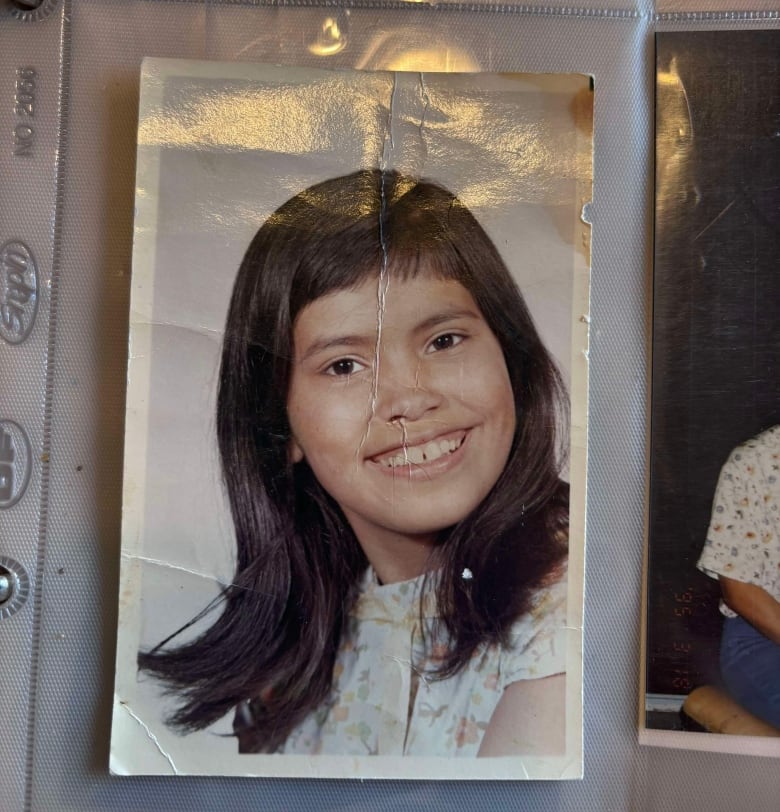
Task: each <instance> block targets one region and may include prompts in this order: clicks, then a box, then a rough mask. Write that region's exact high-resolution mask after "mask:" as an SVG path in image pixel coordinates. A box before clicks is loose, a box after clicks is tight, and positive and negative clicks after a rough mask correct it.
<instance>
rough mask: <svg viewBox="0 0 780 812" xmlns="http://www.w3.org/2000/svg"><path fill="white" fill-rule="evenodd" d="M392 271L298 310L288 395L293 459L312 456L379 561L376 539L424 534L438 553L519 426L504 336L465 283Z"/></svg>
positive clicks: (392, 545)
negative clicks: (441, 536) (442, 536)
mask: <svg viewBox="0 0 780 812" xmlns="http://www.w3.org/2000/svg"><path fill="white" fill-rule="evenodd" d="M384 284H386V288H384V287H383V289H381V290H380V289H379V288H378V285H379V282H378V280H377V279H376V278H375V277H374V278H369V279H367V280H366V281H364V282H362V283H361V284H359V285H358V286H357V287H355V288H352V289H348V290H340V291H336V292H333V293H330V294H327V295H325V296H323V297H321V298H319V299H316V300H315V301H313V302H311V303H310V304H309V305H307V306H306V307H305V308H304V309H303V310H302V311H301V312H300V314H299V315H298V317H297V319H296V320H295V324H294V329H293V344H294V363H293V368H292V375H291V382H290V389H289V395H288V401H287V406H288V414H289V420H290V427H291V430H292V436H293V440H292V442H291V448H290V455H291V458H292V460H293V461H294V462H296V463H297V462H300V461H301V460H304V459H305V460H306V462H307V463H308V464H309V466H310V467H311V469H312V471H313V472H314V475H315V476H316V477H317V479H318V481H319V482H320V484H321V485H322V487H323V488H324V489H325V490H326V491H327V492H328V493H329V494H330V495H331V497H332V498H333V499H335V500H336V502H337V503H338V504H339V506H340V507H341V509H342V511H343V512H344V515H345V516H346V518H347V520H348V521H349V522H350V524H351V526H352V529H353V531H354V532H355V535H356V536H357V538H358V540H359V541H360V543H361V545H362V546H363V548H364V550H365V551H366V554H367V555H368V557H369V560H371V562H372V563H373V564H374V565H375V567H376V562H375V560H374V559H375V558H376V556H375V555H372V551H374V550H378V549H379V548H382V549H384V550H386V551H391V550H394V551H395V555H398V554H399V553H401V552H402V551H401V550H400V549H399V548H398V544H399V542H406V543H408V542H413V547H417V548H419V547H422V548H423V549H424V551H425V552H426V555H427V548H428V547H429V546H430V545H432V544H433V543H434V542H435V539H436V535H437V534H438V533H439V532H440V531H441V530H443V529H445V528H447V527H450V526H452V525H454V524H456V523H457V522H459V521H461V520H462V519H464V518H465V517H466V516H468V515H469V514H470V513H471V511H472V510H474V509H475V508H476V507H477V506H478V505H479V504H480V502H481V501H482V500H483V499H484V498H485V497H486V496H487V494H488V493H489V492H490V490H491V489H492V487H493V485H494V484H495V483H496V481H497V480H498V477H499V476H500V475H501V472H502V471H503V470H504V466H505V465H506V461H507V458H508V456H509V452H510V449H511V446H512V442H513V439H514V433H515V406H514V395H513V391H512V386H511V383H510V380H509V374H508V372H507V369H506V364H505V362H504V356H503V353H502V351H501V347H500V345H499V343H498V340H497V339H496V337H495V336H494V335H493V333H492V331H491V330H490V328H489V327H488V325H487V323H486V322H485V320H484V318H483V316H482V314H481V312H480V310H479V308H478V307H477V305H476V303H475V302H474V299H473V298H472V296H471V294H470V293H469V292H468V291H467V290H466V288H464V287H463V286H462V285H461V284H460V283H459V282H456V281H454V280H451V279H442V278H440V277H437V276H434V275H433V274H431V273H425V272H422V273H420V274H418V275H417V276H416V277H414V278H410V279H401V278H399V277H397V276H395V275H393V274H392V273H391V274H390V276H389V277H388V278H387V281H386V283H383V285H384ZM380 303H381V307H380ZM379 313H381V318H379V317H378V314H379ZM402 546H406V547H408V544H402ZM413 569H419V567H415V568H413ZM412 574H416V572H413V573H412Z"/></svg>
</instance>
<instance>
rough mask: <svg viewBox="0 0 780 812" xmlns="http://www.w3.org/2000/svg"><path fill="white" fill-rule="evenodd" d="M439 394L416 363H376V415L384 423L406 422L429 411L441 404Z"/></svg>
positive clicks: (441, 396)
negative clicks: (401, 365)
mask: <svg viewBox="0 0 780 812" xmlns="http://www.w3.org/2000/svg"><path fill="white" fill-rule="evenodd" d="M442 401H443V395H442V394H441V393H439V392H438V391H436V390H435V389H434V388H431V386H430V384H429V382H426V381H425V379H424V376H423V375H422V371H421V368H420V364H418V363H414V365H413V367H409V368H406V369H399V368H398V367H397V366H396V365H393V367H391V366H390V364H386V365H385V368H384V369H383V364H382V360H380V363H379V379H378V381H377V399H376V413H377V416H378V417H379V418H380V419H382V420H385V421H387V422H388V423H390V422H393V421H397V420H400V419H402V418H403V419H404V420H406V421H407V422H408V421H412V420H420V419H421V418H422V417H424V416H425V415H427V414H428V413H429V412H431V411H434V410H436V409H438V408H439V406H441V404H442Z"/></svg>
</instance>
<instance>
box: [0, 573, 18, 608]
mask: <svg viewBox="0 0 780 812" xmlns="http://www.w3.org/2000/svg"><path fill="white" fill-rule="evenodd" d="M15 588H16V578H15V577H14V574H13V573H12V572H11V571H10V570H9V569H6V568H5V567H0V606H2V605H3V604H4V603H6V602H7V601H9V600H11V598H12V597H13V594H14V591H15Z"/></svg>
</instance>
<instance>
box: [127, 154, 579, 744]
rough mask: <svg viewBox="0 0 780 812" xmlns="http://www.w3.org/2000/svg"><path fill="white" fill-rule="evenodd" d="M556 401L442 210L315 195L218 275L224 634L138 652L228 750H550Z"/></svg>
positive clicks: (559, 725)
mask: <svg viewBox="0 0 780 812" xmlns="http://www.w3.org/2000/svg"><path fill="white" fill-rule="evenodd" d="M566 425H567V398H566V395H565V392H564V389H563V386H562V384H561V380H560V377H559V374H558V372H557V370H556V368H555V365H554V364H553V362H552V360H551V358H550V356H549V355H548V353H547V351H546V349H545V348H544V346H543V345H542V343H541V341H540V339H539V336H538V334H537V332H536V329H535V327H534V325H533V322H532V319H531V317H530V315H529V312H528V309H527V307H526V305H525V303H524V301H523V298H522V296H521V294H520V292H519V291H518V289H517V287H516V285H515V284H514V282H513V281H512V278H511V276H510V275H509V272H508V271H507V268H506V266H505V265H504V262H503V260H502V259H501V257H500V255H499V254H498V252H497V250H496V248H495V246H494V245H493V243H492V242H491V240H490V238H489V237H488V236H487V234H486V233H485V231H484V230H483V229H482V227H481V226H480V225H479V224H478V223H477V221H476V219H475V218H474V217H473V215H472V214H471V213H470V212H469V211H468V209H466V207H465V206H464V205H463V204H462V203H461V202H460V201H459V200H458V199H457V198H455V197H454V196H453V195H452V194H451V193H450V192H448V191H447V190H445V189H443V188H442V187H440V186H438V185H436V184H434V183H431V182H428V181H415V180H413V179H411V178H407V177H404V176H402V175H400V174H398V173H396V172H382V171H379V170H365V171H360V172H357V173H355V174H353V175H350V176H347V177H342V178H336V179H334V180H329V181H326V182H324V183H321V184H319V185H317V186H314V187H311V188H310V189H307V190H305V191H303V192H301V193H300V194H298V195H296V196H295V197H293V198H292V199H291V200H289V201H288V202H287V203H285V204H284V205H283V206H281V207H280V208H279V209H278V210H277V211H276V212H275V213H274V214H273V215H272V216H271V217H270V218H269V219H268V221H267V222H266V223H265V224H264V225H263V226H262V227H261V228H260V230H259V231H258V232H257V234H256V236H255V238H254V239H253V241H252V243H251V245H250V246H249V249H248V250H247V253H246V255H245V257H244V260H243V262H242V265H241V268H240V270H239V273H238V276H237V278H236V282H235V286H234V289H233V296H232V299H231V304H230V309H229V312H228V317H227V323H226V329H225V338H224V345H223V354H222V365H221V372H220V384H219V395H218V405H217V431H218V439H219V449H220V455H221V461H222V470H223V476H224V481H225V485H226V489H227V494H228V497H229V500H230V505H231V511H232V517H233V523H234V526H235V535H236V544H237V564H236V574H235V578H234V579H233V582H232V584H231V585H230V586H229V587H227V589H226V590H225V591H224V593H223V594H222V596H221V599H220V601H221V608H222V611H221V614H220V616H219V617H218V618H217V620H216V621H215V622H214V623H213V625H212V626H211V627H210V628H209V629H208V630H207V631H206V632H205V633H203V634H202V635H201V636H200V637H197V638H196V639H195V640H193V641H192V642H189V643H186V644H184V645H181V646H179V647H174V648H168V647H166V645H167V644H168V642H169V640H170V639H171V638H168V640H165V641H163V643H161V644H160V645H159V646H157V647H156V648H155V649H153V650H152V651H150V652H146V653H142V654H141V655H140V656H139V664H140V666H141V667H142V668H143V669H146V670H148V671H151V672H153V673H154V674H156V675H157V676H159V677H160V678H161V679H163V680H164V681H165V682H166V683H168V684H169V685H170V686H171V687H172V688H173V689H174V690H175V691H176V692H177V693H178V694H180V696H181V697H182V703H181V706H180V708H179V709H178V711H177V712H176V713H175V715H174V716H173V717H172V719H171V720H170V721H171V723H172V724H173V725H174V726H176V727H177V728H179V729H182V730H194V729H200V728H203V727H206V726H207V725H209V724H211V723H212V722H214V721H215V720H217V719H219V718H220V717H222V716H224V715H225V714H226V713H229V712H231V711H233V710H235V722H234V729H235V732H236V734H237V736H238V740H239V749H240V750H241V752H284V753H337V754H348V755H366V754H380V755H401V754H417V755H504V754H512V753H518V754H519V753H523V754H535V755H538V754H559V753H563V750H564V733H565V731H564V719H565V709H564V704H565V703H564V687H565V650H566V645H565V632H564V627H565V624H566V606H565V598H566V582H565V559H566V549H567V536H568V486H567V485H566V484H565V483H564V482H563V481H562V480H561V479H560V471H561V467H562V465H563V464H564V457H565V452H564V449H565V448H566V437H565V436H561V435H562V433H564V432H562V431H561V429H562V428H563V427H565V426H566Z"/></svg>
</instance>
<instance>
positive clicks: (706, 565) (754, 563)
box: [697, 425, 780, 617]
mask: <svg viewBox="0 0 780 812" xmlns="http://www.w3.org/2000/svg"><path fill="white" fill-rule="evenodd" d="M697 566H698V567H699V569H700V570H701V571H702V572H705V573H706V574H707V575H709V576H710V577H712V578H717V577H718V576H719V575H725V576H726V577H727V578H733V579H734V580H735V581H742V582H744V583H746V584H755V585H756V586H759V587H761V588H762V589H764V590H765V591H766V592H768V593H769V594H770V595H771V596H772V597H773V598H774V599H775V600H777V601H780V425H778V426H774V427H773V428H771V429H768V430H767V431H765V432H764V433H763V434H759V435H758V437H754V438H753V439H752V440H748V441H747V442H746V443H743V444H742V445H740V446H737V447H736V448H735V449H734V450H733V451H732V452H731V455H730V456H729V458H728V460H727V461H726V463H725V465H724V466H723V468H722V469H721V472H720V479H719V480H718V487H717V489H716V491H715V499H714V501H713V505H712V519H711V520H710V526H709V529H708V531H707V541H706V542H705V544H704V549H703V551H702V554H701V558H699V563H698V565H697ZM720 611H721V612H722V614H724V615H726V617H736V613H735V612H734V611H732V610H731V609H730V608H729V607H728V606H726V604H725V603H724V602H723V601H721V602H720Z"/></svg>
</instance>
